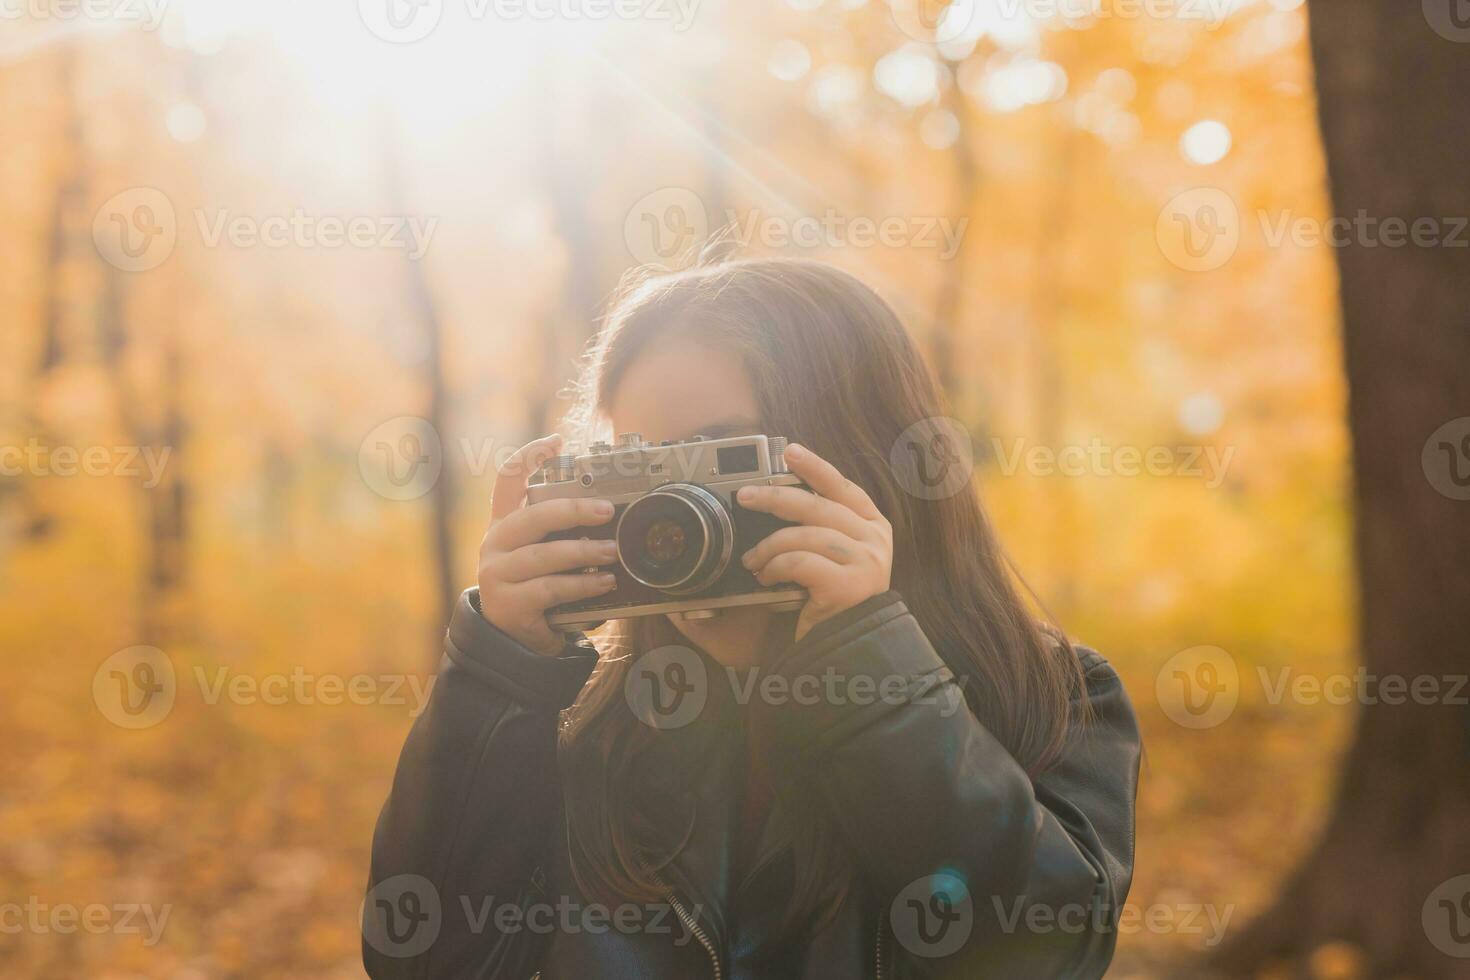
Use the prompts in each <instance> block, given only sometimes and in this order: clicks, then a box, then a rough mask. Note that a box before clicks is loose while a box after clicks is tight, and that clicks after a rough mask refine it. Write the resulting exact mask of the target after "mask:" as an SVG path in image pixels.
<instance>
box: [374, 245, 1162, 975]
mask: <svg viewBox="0 0 1470 980" xmlns="http://www.w3.org/2000/svg"><path fill="white" fill-rule="evenodd" d="M581 395H582V398H581V403H580V406H579V411H578V412H577V413H576V414H575V419H576V421H578V422H579V423H580V424H581V425H582V426H583V430H584V432H589V433H597V434H602V433H605V432H607V431H608V430H609V429H611V430H612V431H616V432H638V433H641V434H642V435H643V436H644V437H645V438H646V439H648V440H652V441H655V442H656V441H659V440H664V439H669V440H674V441H680V440H684V439H687V438H688V437H690V436H692V435H695V434H702V435H705V436H710V437H715V436H728V435H736V434H748V433H766V434H769V435H783V436H787V437H788V438H790V439H791V440H792V444H791V445H790V447H789V448H788V449H787V451H786V460H787V464H788V466H789V467H790V469H791V471H792V472H793V473H795V474H796V475H797V476H799V477H801V479H802V481H803V482H804V483H805V485H806V486H807V487H808V488H810V489H809V490H804V489H801V488H797V487H774V486H762V487H753V488H748V491H746V492H742V495H741V497H740V502H741V504H742V505H744V506H745V507H748V508H751V509H753V510H760V511H765V512H768V513H770V514H773V515H776V516H777V517H780V518H782V519H784V520H786V521H789V522H792V524H793V526H791V527H786V528H783V529H782V530H780V531H778V532H776V533H774V534H772V535H770V536H769V537H768V538H767V539H765V540H764V541H762V542H761V543H760V544H758V545H757V546H755V547H753V548H751V549H750V550H749V551H748V552H747V553H746V554H744V555H743V556H736V557H737V558H739V559H740V560H742V561H743V562H744V564H745V565H746V567H747V568H749V569H751V570H752V571H754V572H755V573H756V576H757V578H758V579H759V580H760V581H761V582H762V583H764V584H775V583H780V582H794V583H796V584H798V585H800V586H802V587H803V588H804V589H805V590H806V592H807V596H808V597H807V599H806V601H805V603H804V605H803V606H802V607H801V609H800V610H799V611H798V612H771V611H769V610H767V609H763V608H761V607H746V608H742V609H737V610H726V611H723V612H722V613H721V614H719V615H718V616H716V617H715V618H713V619H684V618H681V617H678V616H671V617H665V616H649V617H644V618H640V619H633V620H627V621H623V622H619V623H614V624H611V625H610V626H609V627H608V628H606V629H605V630H603V631H599V635H597V636H596V637H594V638H591V639H589V638H588V637H586V636H583V635H581V634H578V635H575V636H572V637H566V636H564V635H562V634H558V633H556V632H554V631H553V630H552V629H550V628H549V627H548V625H547V622H546V618H545V612H546V610H547V609H548V608H549V607H551V606H555V605H558V604H560V603H565V602H569V601H572V600H576V599H581V598H585V597H589V596H594V595H598V594H600V593H601V592H604V591H606V590H607V589H608V588H610V587H611V585H612V583H611V581H610V578H611V576H608V575H606V574H603V573H587V572H584V571H582V570H583V569H586V568H591V567H595V566H609V565H612V564H614V563H615V556H614V553H613V550H612V546H611V544H610V543H606V542H597V541H591V540H586V539H577V538H571V539H567V540H558V541H550V542H547V541H543V539H544V538H545V537H546V536H547V534H548V533H550V532H552V531H556V530H563V529H568V528H575V527H578V526H594V525H598V524H602V523H605V522H607V521H608V520H609V519H610V518H611V515H612V506H611V504H610V503H608V502H607V501H600V500H595V499H576V500H547V501H542V502H540V503H537V504H534V505H529V506H528V505H526V504H525V501H524V498H525V479H526V477H527V475H528V474H529V473H531V472H532V471H534V470H535V469H536V468H537V467H538V466H540V464H541V463H542V462H544V461H545V460H546V459H547V458H548V457H550V456H551V455H553V454H555V453H556V452H557V451H558V449H559V448H560V446H561V440H560V439H559V438H558V437H557V436H549V437H547V438H544V439H540V440H537V441H536V442H533V443H531V444H529V445H527V446H525V447H523V448H522V449H521V450H520V451H519V452H518V453H517V454H516V455H515V456H514V457H513V458H512V459H511V460H510V461H509V462H508V463H507V464H506V465H505V467H503V468H502V470H501V472H500V474H499V476H498V478H497V480H496V485H495V492H494V499H493V505H492V510H493V513H492V517H491V520H490V526H489V530H488V531H487V532H486V534H485V539H484V542H483V544H482V546H481V551H480V567H479V587H478V588H477V589H470V590H469V591H467V592H466V593H465V594H464V595H463V596H462V597H461V598H460V600H459V603H458V606H457V608H456V610H455V613H454V617H453V619H452V621H451V622H450V624H449V630H448V635H447V642H446V657H445V660H444V663H443V667H442V670H441V673H440V677H439V680H438V683H437V684H436V686H435V688H434V694H433V697H432V699H431V702H430V705H429V707H428V709H427V710H426V711H425V713H424V714H423V715H422V716H421V717H420V718H419V719H418V721H417V722H416V724H415V725H414V728H413V731H412V733H411V734H410V735H409V738H408V742H407V744H406V745H405V746H404V749H403V755H402V758H401V760H400V762H399V766H398V772H397V776H396V778H395V780H394V783H393V789H392V793H391V795H390V796H389V799H388V801H387V804H386V805H385V806H384V808H383V813H382V816H381V818H380V819H379V822H378V827H377V833H376V836H375V838H374V842H373V862H372V872H371V880H370V885H371V889H370V892H369V895H368V900H367V901H366V903H365V904H364V913H363V925H364V939H365V942H364V945H363V954H364V960H365V963H366V965H367V968H368V972H369V973H370V974H371V975H373V976H375V977H482V978H490V977H494V978H501V977H506V978H515V980H525V978H529V977H533V976H536V975H539V976H541V977H543V978H547V980H550V978H579V980H580V978H600V977H612V978H629V980H638V978H664V977H668V978H677V980H687V978H700V977H704V978H714V980H724V978H727V977H728V978H732V980H746V978H757V977H759V978H772V977H779V978H809V977H854V978H861V977H880V978H899V977H965V978H971V977H991V976H994V977H1023V978H1030V977H1054V976H1056V977H1061V976H1065V977H1096V976H1100V975H1102V973H1103V972H1104V970H1105V968H1106V967H1107V964H1108V962H1109V960H1110V959H1111V957H1112V951H1113V946H1114V940H1115V927H1116V923H1117V920H1118V914H1119V911H1120V910H1121V906H1122V903H1123V901H1124V899H1125V897H1126V895H1127V892H1128V885H1129V880H1130V877H1131V873H1132V862H1133V802H1134V792H1135V787H1136V781H1137V774H1138V761H1139V741H1138V731H1137V727H1136V724H1135V720H1134V717H1133V712H1132V709H1131V707H1130V706H1129V703H1128V699H1127V696H1126V695H1125V694H1124V692H1123V689H1122V687H1121V686H1120V684H1119V681H1118V677H1117V675H1116V674H1115V673H1114V672H1113V670H1112V668H1111V667H1109V666H1108V664H1107V663H1106V662H1105V661H1104V660H1103V659H1102V658H1101V657H1100V656H1098V655H1097V654H1096V653H1093V652H1091V651H1089V650H1086V649H1083V648H1080V647H1073V646H1072V645H1071V644H1070V643H1069V642H1068V641H1067V639H1066V638H1065V637H1064V636H1063V635H1062V634H1061V633H1059V632H1058V631H1056V630H1054V629H1052V628H1051V627H1049V626H1047V625H1045V624H1043V623H1041V622H1039V621H1038V620H1037V619H1036V618H1035V617H1034V616H1033V615H1032V613H1031V612H1030V610H1029V609H1028V606H1027V604H1026V603H1025V601H1023V599H1022V597H1021V595H1020V594H1018V592H1017V589H1016V586H1015V584H1014V582H1013V580H1012V577H1011V575H1010V574H1009V570H1008V566H1007V564H1006V561H1005V559H1004V557H1003V554H1002V552H1001V549H1000V546H999V545H998V543H997V542H996V539H995V536H994V534H993V532H992V531H991V529H990V526H989V524H988V523H987V521H986V518H985V516H984V514H983V512H982V511H981V508H980V505H979V503H978V500H977V498H976V496H975V494H974V492H973V489H972V487H971V486H970V482H969V480H968V475H967V474H964V473H962V474H961V479H960V481H959V483H958V486H957V488H955V489H954V492H944V488H945V487H953V486H954V485H953V484H952V482H951V481H948V480H946V481H943V485H941V486H938V488H937V489H936V484H935V481H933V480H925V481H922V482H920V481H916V480H915V479H914V478H913V477H914V476H915V472H914V471H912V470H909V469H907V468H906V467H905V465H904V464H903V462H902V461H903V460H904V459H905V458H906V455H907V454H906V452H904V451H899V452H895V447H896V446H897V447H899V449H900V450H906V449H907V448H908V447H906V446H903V445H902V440H904V439H905V438H909V435H908V434H909V433H912V432H913V431H915V430H914V429H913V428H911V427H913V426H915V425H916V424H919V427H920V429H921V430H923V431H925V432H928V433H929V434H930V435H931V436H932V435H933V434H934V432H933V429H932V424H933V423H934V421H935V420H936V419H942V416H943V411H944V407H943V402H942V400H941V397H940V393H939V392H938V390H937V388H936V385H935V384H934V381H933V379H932V377H931V375H930V373H929V372H928V370H927V369H926V367H925V365H924V363H923V361H922V359H921V357H920V355H919V353H918V351H917V350H916V348H915V347H914V344H913V342H912V341H911V339H910V338H909V336H908V335H907V333H906V332H905V330H904V328H903V326H902V325H901V324H900V323H899V321H898V319H897V318H896V316H895V315H894V313H893V311H892V310H891V309H890V308H889V307H888V306H887V305H886V304H885V303H884V302H883V301H882V300H881V299H879V297H878V296H877V295H876V294H875V293H873V292H872V291H871V290H870V289H868V288H867V287H866V286H864V285H863V284H862V283H860V282H858V281H857V280H856V279H854V278H852V277H851V276H848V275H846V274H844V273H842V272H838V271H836V270H835V269H832V268H829V267H827V266H824V265H820V264H817V263H813V262H805V261H790V260H757V261H740V262H729V263H725V264H721V265H717V266H713V267H707V268H701V269H696V270H693V271H689V272H685V273H681V274H677V275H672V276H668V277H664V278H658V279H653V280H650V281H647V282H645V283H643V284H642V285H640V286H638V287H636V288H634V289H633V290H632V291H631V292H629V293H628V294H627V295H626V296H625V297H624V298H623V299H622V300H621V301H620V302H619V303H618V304H616V306H615V308H614V309H613V311H612V313H611V314H610V315H609V317H608V319H607V321H606V324H605V326H604V327H603V329H602V331H601V333H600V335H599V336H598V338H597V340H596V342H595V345H594V348H593V351H592V354H591V356H590V358H589V360H588V368H587V376H586V378H585V380H584V384H583V385H582V387H581ZM924 426H931V428H929V429H925V428H924ZM925 445H927V443H926V444H925ZM923 448H924V446H921V447H920V454H921V455H922V450H923ZM935 461H936V462H937V461H938V457H936V460H935ZM930 475H932V474H930ZM650 683H651V684H653V685H655V687H657V686H658V685H664V687H663V689H662V690H656V691H655V694H656V695H658V696H661V697H662V696H666V697H667V698H669V699H678V698H685V697H688V698H692V699H693V700H692V701H691V702H689V703H691V704H692V705H693V706H694V707H693V709H692V711H682V710H681V711H677V712H675V713H674V714H675V715H679V716H681V717H680V718H679V723H678V724H677V725H661V724H650V723H649V721H648V718H649V714H648V713H647V712H640V711H637V710H634V706H633V705H634V702H635V701H636V700H637V696H638V695H637V692H638V691H640V690H642V685H644V684H650ZM669 703H674V701H673V700H670V701H669Z"/></svg>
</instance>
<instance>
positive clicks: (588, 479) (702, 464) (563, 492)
mask: <svg viewBox="0 0 1470 980" xmlns="http://www.w3.org/2000/svg"><path fill="white" fill-rule="evenodd" d="M785 448H786V440H785V439H784V438H781V437H779V436H764V435H751V436H732V437H729V438H724V439H706V438H705V437H703V436H694V437H693V438H692V439H690V440H688V441H687V442H677V443H669V442H664V443H659V444H657V445H655V444H653V443H647V442H644V441H643V438H642V436H640V435H639V434H638V433H636V432H625V433H623V434H621V435H619V436H618V437H617V444H616V445H612V444H609V443H594V444H593V445H591V446H589V447H588V452H586V453H585V454H581V455H577V454H565V455H561V456H557V457H555V458H553V459H551V460H550V461H548V462H547V464H546V465H545V466H543V467H542V468H541V469H539V470H537V471H536V473H534V474H533V475H532V476H531V479H530V480H529V481H528V482H527V486H526V500H527V502H528V503H533V504H534V503H539V502H540V501H542V500H552V499H555V498H558V497H599V498H603V499H607V500H611V501H612V504H613V508H614V511H613V518H612V520H610V521H608V522H607V523H606V524H602V525H599V526H597V527H575V528H570V529H568V530H565V531H558V532H555V533H553V534H550V535H548V536H547V540H554V539H558V538H589V539H593V540H596V539H605V538H611V539H613V540H614V541H616V542H617V547H618V553H617V561H616V563H615V564H613V565H611V566H608V567H607V568H605V569H588V571H610V572H612V573H613V575H614V576H616V578H617V585H616V587H614V588H613V589H612V590H611V591H610V592H606V593H604V594H602V595H599V596H596V597H594V598H592V599H584V600H581V601H578V602H569V603H565V604H563V605H560V606H556V607H553V608H552V609H550V610H548V611H547V616H546V621H547V623H549V624H550V625H551V627H552V628H553V629H557V630H562V631H565V632H576V631H578V630H585V629H590V628H592V627H594V626H597V625H599V624H601V623H603V622H605V621H607V620H609V619H631V618H634V617H637V616H652V615H658V614H678V615H681V616H684V617H686V618H689V619H704V618H710V617H712V616H715V615H718V612H719V610H721V609H726V608H730V607H732V606H752V605H761V606H772V607H775V608H776V609H777V610H782V611H784V610H793V609H799V608H800V607H801V605H802V603H803V602H804V601H805V600H806V591H805V590H804V589H802V588H800V587H798V586H796V585H793V584H791V583H784V584H777V585H771V586H766V585H761V584H760V583H759V582H757V581H756V579H755V576H754V575H752V574H751V573H750V572H749V571H747V570H746V568H745V566H744V565H742V564H741V563H740V556H741V555H742V554H744V553H745V552H746V551H747V550H749V549H750V548H751V547H753V546H754V545H755V544H756V543H757V542H759V541H761V540H762V539H764V538H766V537H768V536H769V535H771V534H772V533H774V532H775V531H777V530H779V529H781V528H783V527H788V526H790V524H791V522H790V521H784V520H781V519H780V518H778V517H773V516H771V515H770V514H766V513H763V512H761V511H753V510H746V509H745V508H744V507H742V506H740V503H739V501H737V500H736V499H735V494H736V492H737V491H738V490H739V489H740V488H741V487H743V486H749V485H751V484H757V485H762V486H797V487H800V486H803V484H802V482H801V481H800V480H799V479H798V478H797V477H795V476H793V475H792V474H791V473H789V472H788V471H787V469H786V462H785V460H784V459H783V457H782V452H783V450H784V449H785Z"/></svg>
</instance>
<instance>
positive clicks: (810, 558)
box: [755, 551, 842, 590]
mask: <svg viewBox="0 0 1470 980" xmlns="http://www.w3.org/2000/svg"><path fill="white" fill-rule="evenodd" d="M841 574H842V566H841V565H839V564H837V563H836V562H834V561H832V559H830V558H823V557H822V556H821V555H816V554H813V553H811V552H810V551H787V552H783V553H782V554H779V555H777V556H776V557H774V558H772V559H771V560H770V561H768V562H766V565H765V567H764V568H762V569H761V570H760V571H759V572H756V574H755V578H756V581H757V582H759V583H760V584H761V585H775V584H776V583H778V582H795V583H796V584H797V585H801V586H805V587H806V588H807V589H808V590H814V589H817V588H820V587H821V585H822V584H823V583H824V582H830V581H832V580H833V578H835V577H836V576H839V575H841Z"/></svg>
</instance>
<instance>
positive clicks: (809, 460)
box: [783, 443, 878, 521]
mask: <svg viewBox="0 0 1470 980" xmlns="http://www.w3.org/2000/svg"><path fill="white" fill-rule="evenodd" d="M783 458H784V459H785V460H786V464H787V468H788V469H790V470H791V472H792V473H795V474H796V475H797V476H799V477H801V478H802V480H803V481H804V482H805V483H806V485H807V486H809V487H811V488H812V489H813V490H815V491H816V492H817V493H819V494H821V495H822V496H823V497H826V498H827V499H828V500H833V501H836V502H837V503H839V504H842V505H843V506H844V507H847V508H850V509H851V510H852V511H853V513H855V514H857V515H858V516H859V517H861V518H864V519H865V520H870V521H871V520H872V519H873V518H875V517H877V516H878V505H877V504H875V503H873V498H872V497H869V496H868V492H867V491H866V490H864V489H863V488H862V487H860V486H858V485H857V484H856V483H854V482H852V481H851V480H849V479H848V478H847V477H845V476H843V475H842V473H841V471H840V470H838V469H837V467H835V466H833V465H832V464H831V463H829V462H827V461H826V460H825V459H823V458H822V457H820V456H818V455H817V454H816V453H814V452H812V451H811V450H810V449H808V448H806V447H805V446H802V445H799V444H797V443H792V444H791V445H789V446H787V447H786V450H785V452H784V453H783Z"/></svg>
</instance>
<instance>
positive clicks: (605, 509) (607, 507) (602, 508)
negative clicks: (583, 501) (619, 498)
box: [592, 500, 613, 517]
mask: <svg viewBox="0 0 1470 980" xmlns="http://www.w3.org/2000/svg"><path fill="white" fill-rule="evenodd" d="M612 512H613V505H612V501H611V500H599V501H597V502H596V503H594V504H593V505H592V513H594V514H597V515H598V516H600V517H609V516H611V515H612Z"/></svg>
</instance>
